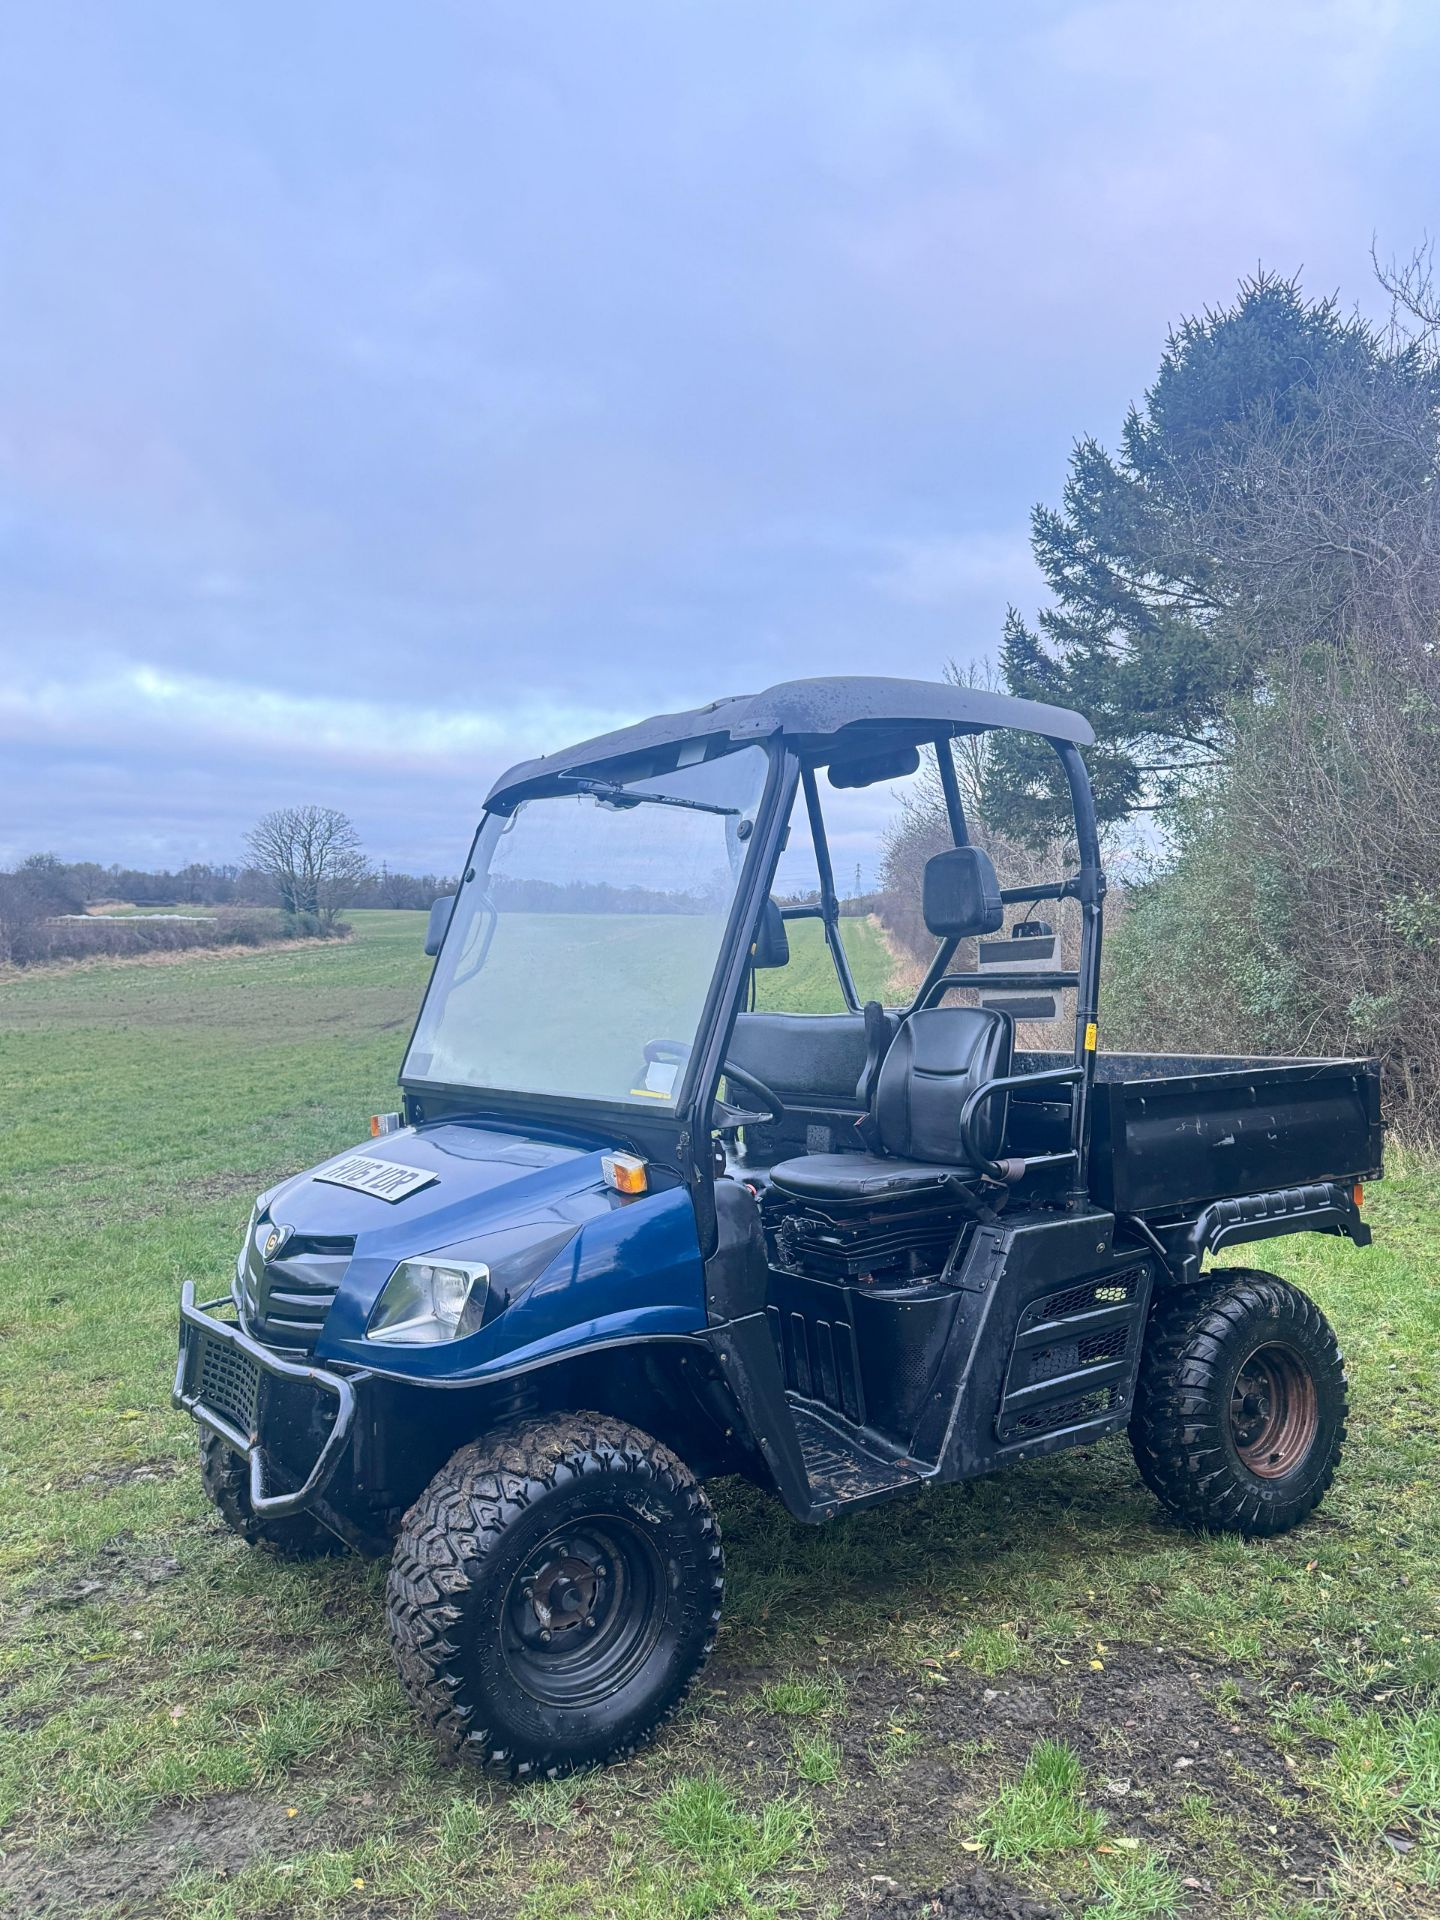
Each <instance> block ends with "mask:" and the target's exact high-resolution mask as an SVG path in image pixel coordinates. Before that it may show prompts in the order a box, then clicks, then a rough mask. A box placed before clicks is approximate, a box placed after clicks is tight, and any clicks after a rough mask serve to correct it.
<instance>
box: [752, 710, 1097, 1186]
mask: <svg viewBox="0 0 1440 1920" xmlns="http://www.w3.org/2000/svg"><path fill="white" fill-rule="evenodd" d="M954 737H955V736H954V731H953V730H946V731H945V732H943V733H939V732H937V733H936V734H935V735H934V736H933V737H931V738H928V739H924V740H921V741H919V742H917V743H916V744H918V745H922V746H928V747H929V748H931V750H932V751H933V752H934V755H935V763H936V766H937V768H938V770H939V774H940V787H941V791H942V793H943V795H944V799H945V812H946V817H947V819H948V821H949V826H950V835H951V840H952V842H953V844H954V845H955V846H957V847H963V846H968V845H969V842H970V833H969V826H968V823H967V821H966V818H965V806H964V802H963V800H962V798H961V794H960V782H959V779H958V778H957V776H956V772H955V758H954V753H953V741H954ZM1042 737H1044V738H1045V739H1046V741H1047V744H1048V745H1049V746H1050V747H1051V748H1052V749H1053V750H1054V752H1055V753H1056V754H1057V755H1058V756H1059V760H1060V764H1061V766H1062V767H1063V769H1064V771H1065V777H1066V783H1067V785H1068V787H1069V791H1070V801H1071V808H1072V812H1073V815H1074V820H1075V838H1076V848H1077V853H1078V865H1077V868H1076V871H1075V872H1074V873H1073V874H1071V875H1070V876H1069V877H1068V878H1067V879H1065V880H1053V881H1041V882H1039V883H1037V884H1033V885H1030V886H1022V887H1002V888H1001V891H1000V898H1001V899H1002V901H1004V903H1005V904H1006V906H1011V905H1018V904H1020V903H1022V902H1023V903H1027V904H1028V903H1032V902H1037V901H1042V900H1056V901H1058V900H1077V901H1078V902H1079V903H1080V915H1081V936H1080V964H1079V966H1078V967H1077V968H1075V969H1073V970H1069V969H1056V970H1054V971H1052V972H1045V973H1041V972H1027V973H1026V975H1025V985H1026V986H1027V987H1037V988H1049V989H1053V990H1055V991H1063V990H1066V989H1071V988H1073V989H1074V992H1075V1035H1074V1048H1073V1057H1072V1062H1071V1064H1070V1065H1069V1066H1068V1067H1052V1068H1047V1069H1044V1070H1042V1071H1038V1072H1034V1073H1014V1074H1007V1075H1005V1076H1004V1077H1003V1078H1000V1079H995V1080H990V1081H987V1082H986V1084H985V1085H984V1086H983V1087H980V1088H978V1089H977V1090H976V1092H975V1093H974V1094H972V1095H971V1097H970V1099H969V1101H968V1102H967V1103H966V1106H965V1109H964V1112H963V1113H962V1114H961V1118H960V1133H961V1140H962V1142H963V1144H964V1145H965V1148H966V1152H967V1156H968V1157H969V1159H970V1160H971V1161H973V1162H974V1164H975V1165H977V1166H979V1167H980V1168H981V1169H982V1171H984V1172H986V1173H987V1174H989V1175H990V1177H991V1178H992V1179H994V1180H997V1181H1000V1180H1007V1179H1013V1178H1016V1177H1019V1176H1020V1175H1023V1174H1024V1173H1028V1172H1030V1171H1031V1170H1032V1169H1038V1168H1040V1167H1061V1166H1069V1167H1070V1168H1071V1170H1072V1171H1071V1181H1070V1191H1069V1196H1068V1197H1069V1199H1070V1200H1071V1201H1072V1203H1079V1202H1082V1201H1084V1200H1086V1199H1088V1197H1089V1180H1088V1166H1087V1161H1088V1157H1089V1109H1090V1097H1091V1089H1092V1087H1093V1085H1094V1078H1095V1053H1096V1042H1097V1038H1098V1035H1097V1017H1098V1013H1099V999H1100V949H1101V938H1102V902H1103V901H1104V898H1105V874H1104V870H1103V868H1102V867H1101V864H1100V837H1099V828H1098V825H1097V822H1096V817H1095V800H1094V795H1093V793H1092V791H1091V787H1090V778H1089V775H1088V773H1087V772H1086V770H1085V762H1084V760H1083V759H1082V758H1081V755H1080V749H1079V747H1078V746H1077V745H1076V743H1075V742H1074V741H1073V740H1065V739H1055V738H1051V737H1049V736H1042ZM831 757H832V756H831V754H829V753H826V754H825V755H824V756H823V757H822V756H814V757H812V756H804V757H803V758H802V759H801V761H800V775H799V780H800V790H801V792H802V794H803V796H804V801H805V812H806V818H807V820H808V822H809V827H810V838H811V842H812V844H813V846H814V850H815V865H816V870H817V873H818V877H819V882H820V887H819V893H820V897H819V900H818V901H814V902H804V903H800V904H796V905H791V906H783V907H781V908H780V913H781V917H782V919H785V920H819V921H820V922H821V925H822V927H823V929H824V935H825V944H826V946H827V947H828V949H829V952H830V956H831V959H832V961H833V962H834V966H835V972H836V976H837V978H838V980H839V983H840V991H841V993H842V995H843V996H844V1000H845V1004H846V1006H847V1007H848V1008H849V1009H850V1011H851V1012H852V1013H859V1012H860V1011H861V1005H860V998H859V995H858V993H857V991H856V987H855V980H854V976H853V974H852V973H851V970H850V963H849V960H848V958H847V956H846V953H845V945H844V941H843V940H842V939H841V936H840V898H839V895H838V893H837V892H836V890H835V873H834V866H833V863H832V861H831V858H830V846H829V841H828V838H827V835H826V831H825V817H824V810H823V809H822V807H821V804H820V790H819V783H818V781H817V778H816V775H817V772H818V770H819V768H820V767H821V766H822V765H824V764H826V762H827V761H828V760H829V759H830V758H831ZM792 806H793V801H792ZM786 812H787V814H788V812H789V809H786ZM772 871H773V862H772ZM764 897H765V895H764V893H763V892H762V894H761V899H762V900H763V899H764ZM959 946H960V941H959V940H958V939H945V940H941V941H940V943H939V945H938V946H937V948H936V950H935V955H934V958H933V959H932V960H931V962H930V965H929V967H928V968H927V970H926V973H925V977H924V978H923V979H922V981H921V982H920V985H919V988H918V989H917V990H916V993H915V997H914V999H913V1000H912V1001H911V1003H910V1005H909V1006H908V1007H906V1008H905V1009H904V1010H903V1012H902V1014H901V1018H902V1019H909V1017H910V1015H911V1014H913V1013H918V1012H919V1011H920V1010H921V1009H922V1008H925V1007H933V1006H937V1005H938V1004H939V1003H940V1001H941V1000H943V999H944V997H945V995H946V994H947V993H948V992H949V991H950V990H951V988H964V987H972V988H973V987H986V986H994V985H995V984H997V982H999V981H1001V980H1002V979H1006V978H1007V976H1005V975H1001V974H997V973H994V972H986V971H985V970H984V969H980V970H977V971H972V972H968V973H954V972H951V970H950V968H951V962H952V961H953V960H954V958H955V954H956V951H957V949H958V948H959ZM1039 1086H1052V1087H1055V1088H1056V1089H1057V1090H1058V1089H1060V1088H1062V1087H1063V1088H1067V1089H1068V1090H1069V1093H1070V1145H1069V1147H1068V1148H1067V1149H1065V1150H1064V1151H1062V1152H1057V1153H1044V1154H1032V1155H1030V1156H1028V1157H1026V1158H1024V1159H1021V1160H1020V1161H1018V1162H1015V1161H1011V1162H1010V1163H1009V1164H1008V1165H1006V1166H1002V1164H1001V1163H1000V1162H999V1161H995V1160H992V1159H991V1158H990V1157H989V1156H988V1155H987V1154H985V1153H983V1152H981V1151H979V1150H978V1149H977V1146H976V1142H975V1137H974V1136H975V1132H976V1123H977V1122H978V1119H979V1116H980V1114H981V1112H982V1111H983V1109H984V1107H985V1105H986V1103H987V1102H988V1101H990V1100H992V1099H994V1098H996V1097H997V1096H998V1095H1000V1094H1002V1093H1010V1092H1013V1091H1015V1090H1016V1089H1017V1088H1022V1087H1023V1088H1034V1087H1039Z"/></svg>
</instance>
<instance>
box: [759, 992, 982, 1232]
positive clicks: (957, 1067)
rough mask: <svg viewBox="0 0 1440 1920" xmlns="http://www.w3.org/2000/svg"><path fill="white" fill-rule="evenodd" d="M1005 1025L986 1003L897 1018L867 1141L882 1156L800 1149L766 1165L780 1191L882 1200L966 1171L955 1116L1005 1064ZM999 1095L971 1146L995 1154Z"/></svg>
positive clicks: (939, 1187) (939, 1184)
mask: <svg viewBox="0 0 1440 1920" xmlns="http://www.w3.org/2000/svg"><path fill="white" fill-rule="evenodd" d="M1012 1034H1013V1028H1012V1024H1011V1021H1010V1018H1009V1016H1008V1015H1007V1014H1003V1013H999V1012H997V1011H996V1010H995V1009H994V1008H990V1007H928V1008H926V1009H925V1010H924V1011H923V1012H920V1013H912V1014H911V1016H910V1018H909V1019H908V1020H906V1021H904V1022H902V1024H901V1027H900V1031H899V1033H897V1034H896V1036H895V1038H894V1040H893V1041H892V1042H891V1044H890V1047H889V1050H888V1051H887V1053H886V1055H885V1058H884V1061H883V1062H882V1064H881V1067H880V1073H879V1077H878V1079H877V1081H876V1086H875V1098H874V1104H873V1109H872V1113H873V1120H874V1128H873V1132H872V1138H875V1137H878V1139H879V1142H880V1146H881V1148H882V1149H883V1151H882V1152H880V1153H816V1154H803V1155H801V1156H799V1157H798V1158H796V1159H793V1160H782V1161H781V1162H780V1164H779V1165H778V1166H774V1167H772V1168H771V1169H770V1179H771V1181H772V1183H773V1185H774V1186H776V1187H778V1188H779V1189H780V1190H781V1191H782V1192H783V1193H787V1194H793V1195H795V1196H797V1197H799V1196H804V1197H805V1198H807V1199H814V1200H821V1199H833V1200H844V1199H854V1200H862V1199H864V1200H883V1199H888V1198H890V1197H892V1196H893V1195H897V1194H902V1193H909V1194H917V1193H920V1192H922V1191H923V1190H924V1189H925V1188H927V1187H928V1188H933V1189H934V1191H935V1192H936V1194H937V1195H939V1194H941V1193H943V1192H945V1191H946V1174H947V1172H950V1173H962V1174H963V1173H964V1172H965V1171H966V1169H967V1164H968V1161H967V1156H966V1155H965V1153H964V1151H963V1150H962V1148H961V1145H960V1114H961V1112H962V1110H963V1108H964V1106H965V1102H966V1101H967V1100H968V1099H969V1098H970V1095H971V1094H972V1093H973V1092H974V1091H975V1089H976V1088H977V1087H980V1086H983V1085H984V1084H985V1082H986V1081H987V1080H997V1079H1001V1078H1003V1077H1004V1076H1005V1075H1006V1074H1008V1073H1009V1071H1010V1050H1011V1040H1012ZM1005 1119H1006V1099H1005V1096H1004V1095H1003V1094H1001V1095H998V1096H997V1097H996V1098H995V1099H993V1100H990V1101H987V1102H986V1104H985V1106H984V1107H982V1109H981V1111H980V1114H979V1115H978V1117H977V1124H976V1128H975V1134H976V1145H977V1147H978V1148H979V1150H980V1151H981V1152H982V1153H983V1154H985V1155H986V1156H987V1157H988V1158H990V1159H993V1158H994V1157H995V1155H996V1153H997V1151H998V1150H999V1147H1000V1142H1001V1140H1002V1138H1003V1137H1004V1133H1005Z"/></svg>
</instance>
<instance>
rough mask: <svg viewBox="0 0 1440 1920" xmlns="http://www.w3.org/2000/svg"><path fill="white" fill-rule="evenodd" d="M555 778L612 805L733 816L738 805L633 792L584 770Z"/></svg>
mask: <svg viewBox="0 0 1440 1920" xmlns="http://www.w3.org/2000/svg"><path fill="white" fill-rule="evenodd" d="M555 778H556V779H557V780H568V781H569V783H570V784H571V786H573V787H574V788H575V789H576V790H577V791H578V792H580V793H591V794H594V796H595V798H596V799H597V800H603V801H605V802H606V803H607V804H608V805H610V806H613V807H644V806H651V807H685V808H686V809H687V810H688V811H689V812H691V813H720V814H724V815H726V816H727V817H730V818H733V817H734V816H735V815H737V814H738V813H739V812H740V809H739V807H717V806H716V804H715V802H714V801H713V800H685V799H682V798H681V796H680V795H679V794H678V793H637V792H636V791H635V789H634V788H633V787H622V786H621V785H619V783H618V782H617V781H614V780H595V779H592V778H591V776H590V775H589V774H588V773H557V774H556V776H555Z"/></svg>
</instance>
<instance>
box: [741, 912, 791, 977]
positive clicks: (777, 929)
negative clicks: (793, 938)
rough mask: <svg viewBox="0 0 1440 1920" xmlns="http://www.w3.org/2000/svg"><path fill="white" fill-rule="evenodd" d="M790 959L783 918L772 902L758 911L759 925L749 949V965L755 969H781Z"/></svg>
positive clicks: (788, 941)
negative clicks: (752, 944) (753, 942)
mask: <svg viewBox="0 0 1440 1920" xmlns="http://www.w3.org/2000/svg"><path fill="white" fill-rule="evenodd" d="M789 959H790V939H789V936H788V934H787V933H786V931H785V916H784V914H783V913H781V911H780V909H779V907H777V906H776V904H775V902H774V901H773V900H767V901H766V902H765V904H764V906H763V907H762V908H761V909H760V925H759V927H758V928H757V929H756V932H755V944H754V946H753V947H752V948H751V949H750V964H751V965H752V966H756V967H783V966H785V965H787V964H788V962H789Z"/></svg>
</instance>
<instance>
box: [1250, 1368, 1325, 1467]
mask: <svg viewBox="0 0 1440 1920" xmlns="http://www.w3.org/2000/svg"><path fill="white" fill-rule="evenodd" d="M1319 1426H1320V1400H1319V1395H1318V1393H1317V1391H1316V1387H1315V1376H1314V1374H1313V1373H1311V1371H1310V1368H1309V1366H1308V1365H1307V1363H1306V1362H1305V1360H1304V1359H1303V1357H1302V1356H1301V1355H1300V1354H1298V1353H1297V1352H1296V1351H1295V1349H1294V1348H1293V1347H1286V1346H1281V1345H1279V1344H1271V1345H1268V1346H1263V1347H1256V1349H1255V1351H1254V1352H1253V1353H1252V1354H1250V1356H1249V1357H1248V1358H1247V1360H1246V1361H1245V1363H1244V1365H1243V1366H1242V1367H1241V1369H1240V1371H1239V1373H1238V1374H1237V1375H1236V1377H1235V1385H1234V1387H1233V1388H1232V1389H1231V1393H1230V1437H1231V1439H1232V1440H1233V1442H1234V1444H1235V1451H1236V1453H1237V1454H1238V1455H1239V1456H1240V1461H1241V1464H1242V1465H1243V1466H1246V1467H1248V1468H1249V1470H1250V1472H1251V1473H1253V1474H1255V1475H1257V1476H1258V1477H1259V1478H1260V1479H1262V1480H1277V1479H1279V1478H1280V1476H1281V1475H1282V1474H1286V1473H1290V1472H1292V1471H1293V1470H1294V1469H1295V1468H1296V1467H1298V1466H1299V1465H1300V1463H1301V1461H1302V1460H1303V1459H1304V1458H1305V1456H1306V1454H1308V1453H1309V1451H1310V1449H1311V1447H1312V1446H1313V1445H1314V1442H1315V1435H1316V1433H1317V1432H1318V1431H1319Z"/></svg>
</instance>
